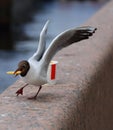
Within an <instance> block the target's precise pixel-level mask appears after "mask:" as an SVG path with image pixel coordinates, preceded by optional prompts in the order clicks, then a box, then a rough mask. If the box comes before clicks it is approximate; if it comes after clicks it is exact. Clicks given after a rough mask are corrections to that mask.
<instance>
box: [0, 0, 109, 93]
mask: <svg viewBox="0 0 113 130" xmlns="http://www.w3.org/2000/svg"><path fill="white" fill-rule="evenodd" d="M106 2H108V0H0V93H1V92H3V91H4V90H5V89H6V88H7V87H8V86H10V85H11V84H12V83H13V82H15V81H16V79H17V78H15V77H14V76H12V75H7V74H6V72H7V71H9V70H15V69H16V68H17V64H18V62H19V61H20V60H23V59H28V58H29V57H30V56H32V54H33V53H34V52H35V51H36V49H37V45H38V39H39V34H40V31H41V29H42V28H43V26H44V24H45V22H46V21H47V20H48V19H49V20H50V25H49V28H48V34H47V46H48V45H49V43H50V42H51V40H52V39H53V38H54V37H55V36H56V35H58V34H59V33H61V32H62V31H65V30H66V29H69V28H74V27H77V26H81V25H82V24H83V23H84V22H86V21H87V20H88V19H89V18H90V17H91V16H92V15H93V14H95V13H96V12H97V11H98V10H99V9H100V8H101V7H102V6H104V5H105V4H106Z"/></svg>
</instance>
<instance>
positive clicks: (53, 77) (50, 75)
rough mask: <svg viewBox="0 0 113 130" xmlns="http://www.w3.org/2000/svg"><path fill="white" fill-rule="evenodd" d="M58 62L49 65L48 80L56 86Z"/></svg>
mask: <svg viewBox="0 0 113 130" xmlns="http://www.w3.org/2000/svg"><path fill="white" fill-rule="evenodd" d="M57 64H58V61H51V62H50V64H49V68H48V72H47V79H48V83H49V84H56V70H57Z"/></svg>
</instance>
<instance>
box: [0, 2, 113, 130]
mask: <svg viewBox="0 0 113 130" xmlns="http://www.w3.org/2000/svg"><path fill="white" fill-rule="evenodd" d="M112 15H113V1H111V2H110V3H108V4H107V5H106V6H105V7H104V8H102V9H101V10H100V11H99V12H97V13H96V14H95V15H94V16H93V17H92V18H91V19H90V20H89V21H87V22H86V23H85V25H91V26H94V27H97V28H98V30H97V31H96V33H95V34H94V36H93V37H91V38H90V39H89V40H86V41H82V42H80V43H79V44H74V45H72V46H70V47H68V48H66V49H63V50H62V51H61V52H60V53H59V54H57V55H56V57H55V58H54V59H55V60H58V62H59V63H58V67H57V84H56V85H44V86H43V88H42V91H41V92H40V94H39V96H38V97H37V100H28V99H27V97H29V96H31V95H34V94H35V93H36V91H37V87H35V86H31V85H29V86H28V87H26V88H25V90H24V95H23V96H19V97H16V95H15V92H16V91H17V89H19V88H20V87H21V86H22V85H24V83H23V82H22V81H21V80H18V81H17V82H16V83H15V84H13V85H12V86H10V87H9V88H8V89H7V90H6V91H5V92H3V93H2V94H1V95H0V128H1V129H2V130H6V129H22V130H27V129H29V130H35V129H38V130H113V29H112V28H113V22H112V21H113V17H112ZM7 80H8V79H7Z"/></svg>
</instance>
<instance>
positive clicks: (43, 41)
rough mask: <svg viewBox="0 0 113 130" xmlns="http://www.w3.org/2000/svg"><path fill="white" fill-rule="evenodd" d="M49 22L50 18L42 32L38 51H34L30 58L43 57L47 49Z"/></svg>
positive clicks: (37, 58)
mask: <svg viewBox="0 0 113 130" xmlns="http://www.w3.org/2000/svg"><path fill="white" fill-rule="evenodd" d="M48 24H49V20H48V21H47V22H46V24H45V25H44V27H43V29H42V31H41V33H40V38H39V44H38V48H37V51H36V52H35V53H34V55H33V56H32V57H31V58H30V59H34V60H37V61H39V60H40V59H41V58H42V56H43V54H44V52H45V49H46V33H47V28H48Z"/></svg>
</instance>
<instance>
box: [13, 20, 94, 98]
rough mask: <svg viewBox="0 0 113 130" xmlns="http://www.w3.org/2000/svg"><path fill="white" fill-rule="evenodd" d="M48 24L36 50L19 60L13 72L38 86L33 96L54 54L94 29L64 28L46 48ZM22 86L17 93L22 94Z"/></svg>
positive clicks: (88, 34) (45, 78)
mask: <svg viewBox="0 0 113 130" xmlns="http://www.w3.org/2000/svg"><path fill="white" fill-rule="evenodd" d="M48 24H49V21H47V22H46V24H45V26H44V27H43V29H42V31H41V33H40V39H39V44H38V48H37V51H36V52H35V53H34V55H33V56H32V57H30V58H29V59H28V61H21V62H20V63H19V65H18V69H17V70H16V71H15V73H14V74H15V75H18V72H21V73H20V75H21V77H22V79H23V81H25V82H26V83H27V84H32V85H35V86H40V88H39V90H38V92H37V94H36V95H35V98H36V96H37V95H38V93H39V91H40V89H41V88H42V85H43V84H46V83H47V70H48V66H49V64H50V62H51V60H52V58H53V57H54V55H55V54H56V53H57V52H58V51H59V50H61V49H63V48H64V47H67V46H69V45H71V44H73V43H76V42H79V41H81V40H85V39H88V38H89V37H90V36H92V35H93V33H94V32H95V30H96V28H93V27H90V26H84V27H78V28H75V29H69V30H66V31H64V32H62V33H61V34H59V35H58V36H56V38H54V39H53V41H52V42H51V43H50V45H49V47H48V48H47V49H46V33H47V27H48ZM23 88H24V87H22V88H21V89H19V90H18V91H17V92H16V93H17V95H19V94H23V92H22V90H23Z"/></svg>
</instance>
